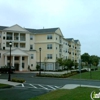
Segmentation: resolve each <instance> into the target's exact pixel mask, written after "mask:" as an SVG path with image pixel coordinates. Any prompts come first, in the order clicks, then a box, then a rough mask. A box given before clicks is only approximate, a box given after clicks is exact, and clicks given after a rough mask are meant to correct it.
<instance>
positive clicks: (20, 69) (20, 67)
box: [19, 56, 22, 71]
mask: <svg viewBox="0 0 100 100" xmlns="http://www.w3.org/2000/svg"><path fill="white" fill-rule="evenodd" d="M19 71H22V56H20V66H19Z"/></svg>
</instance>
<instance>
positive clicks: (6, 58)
mask: <svg viewBox="0 0 100 100" xmlns="http://www.w3.org/2000/svg"><path fill="white" fill-rule="evenodd" d="M5 65H6V66H7V56H6V55H5Z"/></svg>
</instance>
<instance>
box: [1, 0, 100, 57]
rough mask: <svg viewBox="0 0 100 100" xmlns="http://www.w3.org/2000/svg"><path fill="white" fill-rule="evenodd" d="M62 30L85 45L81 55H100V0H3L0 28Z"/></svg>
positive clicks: (65, 34)
mask: <svg viewBox="0 0 100 100" xmlns="http://www.w3.org/2000/svg"><path fill="white" fill-rule="evenodd" d="M15 24H18V25H20V26H21V27H25V28H33V29H42V28H56V27H59V28H60V29H61V32H62V34H63V36H64V37H65V38H74V39H75V40H77V39H78V40H79V41H80V43H81V54H83V53H89V54H90V55H97V56H100V0H0V26H12V25H15Z"/></svg>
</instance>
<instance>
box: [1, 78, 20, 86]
mask: <svg viewBox="0 0 100 100" xmlns="http://www.w3.org/2000/svg"><path fill="white" fill-rule="evenodd" d="M0 83H2V84H8V85H12V86H16V85H19V84H21V83H17V82H10V81H8V80H6V79H0Z"/></svg>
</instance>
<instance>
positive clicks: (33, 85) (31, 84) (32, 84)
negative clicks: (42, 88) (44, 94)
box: [29, 84, 37, 89]
mask: <svg viewBox="0 0 100 100" xmlns="http://www.w3.org/2000/svg"><path fill="white" fill-rule="evenodd" d="M29 85H30V86H32V87H34V88H35V89H37V87H36V86H34V85H33V84H29Z"/></svg>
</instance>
